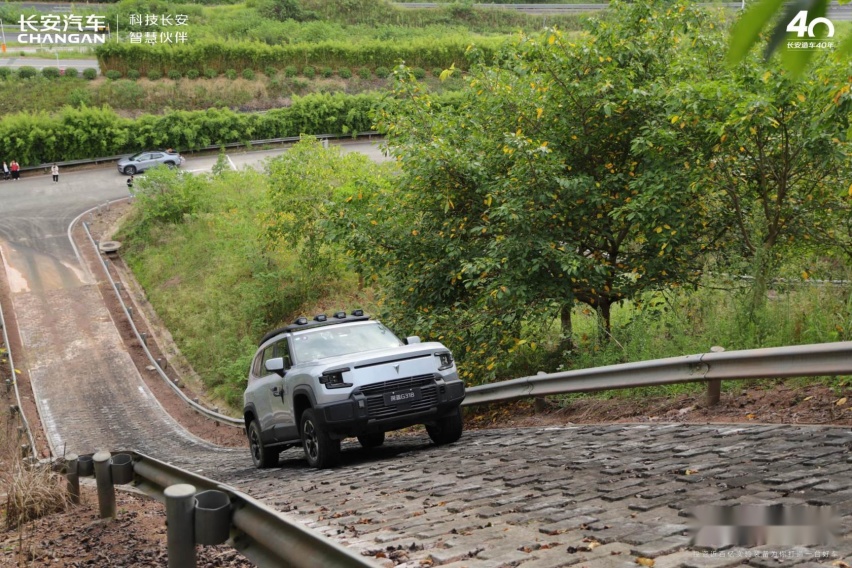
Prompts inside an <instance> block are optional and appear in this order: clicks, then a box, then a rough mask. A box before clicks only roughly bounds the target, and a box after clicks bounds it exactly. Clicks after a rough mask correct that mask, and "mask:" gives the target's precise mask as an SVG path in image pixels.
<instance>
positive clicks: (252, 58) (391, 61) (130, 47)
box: [96, 36, 502, 77]
mask: <svg viewBox="0 0 852 568" xmlns="http://www.w3.org/2000/svg"><path fill="white" fill-rule="evenodd" d="M501 42H502V39H499V38H488V39H484V38H483V39H478V40H477V41H476V44H477V46H478V47H479V48H480V50H481V51H482V52H483V53H484V54H485V55H486V58H487V56H488V55H489V54H490V53H492V52H493V51H494V49H495V48H496V47H497V46H498V45H499V44H500V43H501ZM469 45H470V39H469V38H465V37H461V36H459V37H446V38H440V39H430V40H411V41H408V42H399V41H368V42H361V43H357V44H353V43H347V42H337V41H326V42H321V43H314V44H293V45H276V46H270V45H265V44H262V43H245V42H244V43H224V42H196V43H191V44H183V45H174V46H171V45H167V44H156V45H143V44H133V43H119V42H110V43H107V44H105V45H99V46H98V47H97V48H96V53H97V55H98V61H99V62H100V64H101V69H105V70H115V71H119V72H121V73H126V72H127V70H128V69H131V68H132V69H138V70H139V71H141V72H143V73H147V74H148V76H149V77H150V72H151V71H153V70H157V71H161V72H162V71H167V72H171V71H179V72H181V73H184V72H186V71H188V70H189V69H197V68H199V67H203V66H206V67H209V68H211V69H215V70H217V71H218V72H224V71H226V70H228V69H254V70H258V71H260V70H263V69H266V68H274V69H286V68H288V67H291V66H296V65H299V66H303V67H308V66H309V67H312V68H320V69H322V68H325V67H330V68H336V69H339V68H341V67H348V68H352V67H368V68H376V67H379V66H385V67H393V66H394V65H396V64H398V63H399V61H405V63H406V65H408V66H411V67H422V68H424V69H431V68H433V67H441V68H442V69H445V68H448V67H450V65H453V64H455V66H456V68H462V69H463V68H466V66H467V58H466V57H465V52H466V51H467V49H468V47H469ZM303 72H304V71H303Z"/></svg>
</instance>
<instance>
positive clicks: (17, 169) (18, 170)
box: [9, 160, 21, 181]
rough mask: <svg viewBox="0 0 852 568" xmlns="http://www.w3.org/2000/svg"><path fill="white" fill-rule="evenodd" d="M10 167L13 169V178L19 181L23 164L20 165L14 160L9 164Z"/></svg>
mask: <svg viewBox="0 0 852 568" xmlns="http://www.w3.org/2000/svg"><path fill="white" fill-rule="evenodd" d="M9 169H10V170H12V179H13V180H15V181H18V178H19V177H20V175H21V166H19V165H18V162H16V161H15V160H12V163H11V164H9Z"/></svg>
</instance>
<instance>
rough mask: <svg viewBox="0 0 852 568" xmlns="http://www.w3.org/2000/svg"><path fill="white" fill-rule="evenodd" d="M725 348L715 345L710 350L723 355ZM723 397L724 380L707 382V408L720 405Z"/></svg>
mask: <svg viewBox="0 0 852 568" xmlns="http://www.w3.org/2000/svg"><path fill="white" fill-rule="evenodd" d="M724 350H725V348H724V347H720V346H719V345H714V346H713V347H711V348H710V351H711V352H712V353H721V352H722V351H724ZM721 397H722V379H712V380H709V381H707V406H715V405H717V404H719V399H720V398H721Z"/></svg>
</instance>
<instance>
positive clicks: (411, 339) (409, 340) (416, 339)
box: [405, 335, 420, 345]
mask: <svg viewBox="0 0 852 568" xmlns="http://www.w3.org/2000/svg"><path fill="white" fill-rule="evenodd" d="M415 343H420V338H419V337H418V336H416V335H412V336H411V337H406V338H405V344H406V345H414V344H415Z"/></svg>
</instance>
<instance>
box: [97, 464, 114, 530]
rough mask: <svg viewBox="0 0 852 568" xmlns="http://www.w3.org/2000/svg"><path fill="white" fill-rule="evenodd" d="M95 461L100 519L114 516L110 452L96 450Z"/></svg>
mask: <svg viewBox="0 0 852 568" xmlns="http://www.w3.org/2000/svg"><path fill="white" fill-rule="evenodd" d="M92 461H94V462H95V481H96V482H97V486H98V509H99V512H100V517H101V518H102V519H107V518H115V487H114V486H113V485H112V472H111V471H110V453H109V452H98V453H96V454H95V455H94V457H93V458H92Z"/></svg>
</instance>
